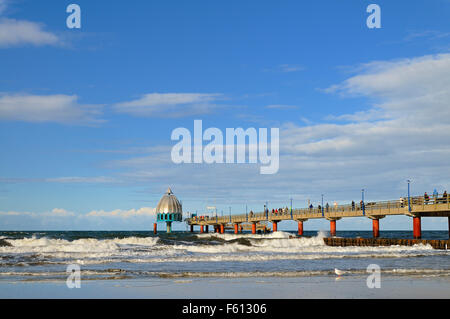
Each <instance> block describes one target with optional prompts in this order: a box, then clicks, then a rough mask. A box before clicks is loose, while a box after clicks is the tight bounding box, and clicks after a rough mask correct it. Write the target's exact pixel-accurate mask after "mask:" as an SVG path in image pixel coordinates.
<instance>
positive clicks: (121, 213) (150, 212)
mask: <svg viewBox="0 0 450 319" xmlns="http://www.w3.org/2000/svg"><path fill="white" fill-rule="evenodd" d="M155 212H156V210H155V208H151V207H142V208H139V209H129V210H122V209H116V210H112V211H104V210H93V211H91V212H89V213H88V214H86V216H87V217H107V218H130V217H136V216H154V215H155Z"/></svg>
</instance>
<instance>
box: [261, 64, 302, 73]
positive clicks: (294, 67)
mask: <svg viewBox="0 0 450 319" xmlns="http://www.w3.org/2000/svg"><path fill="white" fill-rule="evenodd" d="M303 70H305V67H304V66H302V65H298V64H280V65H277V66H275V67H272V68H267V69H264V70H263V71H264V72H282V73H291V72H299V71H303Z"/></svg>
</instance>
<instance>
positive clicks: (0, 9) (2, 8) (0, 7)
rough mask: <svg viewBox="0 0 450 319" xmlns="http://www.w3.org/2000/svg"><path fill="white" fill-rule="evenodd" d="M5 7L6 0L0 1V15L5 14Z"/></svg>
mask: <svg viewBox="0 0 450 319" xmlns="http://www.w3.org/2000/svg"><path fill="white" fill-rule="evenodd" d="M6 7H7V1H6V0H0V15H1V14H2V13H3V12H5V10H6Z"/></svg>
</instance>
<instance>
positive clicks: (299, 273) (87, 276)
mask: <svg viewBox="0 0 450 319" xmlns="http://www.w3.org/2000/svg"><path fill="white" fill-rule="evenodd" d="M343 270H344V272H345V274H344V277H351V276H367V275H368V274H369V273H368V272H367V271H366V270H365V269H343ZM381 275H390V276H409V277H448V276H450V269H426V268H425V269H421V268H417V269H403V268H394V269H382V270H381ZM80 276H81V280H120V279H131V278H140V279H146V278H148V279H150V278H166V279H177V278H267V277H317V276H333V277H335V276H336V275H335V272H334V269H325V270H296V271H238V272H223V271H217V272H214V271H211V272H204V271H203V272H202V271H198V272H196V271H186V272H161V271H136V270H126V269H104V270H82V271H81V273H80ZM10 277H14V278H19V279H22V280H48V279H59V280H66V278H67V273H66V272H63V271H53V272H51V271H42V272H29V271H27V272H17V271H11V272H0V278H2V279H5V278H10Z"/></svg>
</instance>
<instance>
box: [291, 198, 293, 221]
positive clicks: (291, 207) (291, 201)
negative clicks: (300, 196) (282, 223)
mask: <svg viewBox="0 0 450 319" xmlns="http://www.w3.org/2000/svg"><path fill="white" fill-rule="evenodd" d="M292 218H293V216H292V197H291V219H292Z"/></svg>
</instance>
